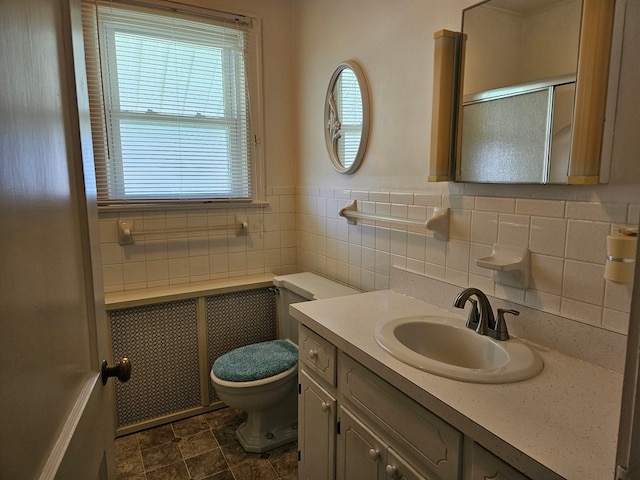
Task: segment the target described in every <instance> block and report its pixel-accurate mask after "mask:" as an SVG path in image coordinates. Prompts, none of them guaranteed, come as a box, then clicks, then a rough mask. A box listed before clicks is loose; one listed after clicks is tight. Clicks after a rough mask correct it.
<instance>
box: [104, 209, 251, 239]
mask: <svg viewBox="0 0 640 480" xmlns="http://www.w3.org/2000/svg"><path fill="white" fill-rule="evenodd" d="M140 223H142V222H140ZM117 225H118V243H119V244H120V245H133V244H134V243H136V242H135V239H134V237H135V236H145V235H159V234H160V235H162V234H167V233H169V234H171V233H193V232H203V233H208V232H211V231H217V230H227V231H229V232H235V234H236V235H239V234H240V233H241V232H246V231H247V230H248V228H249V224H248V222H247V217H246V216H245V215H236V216H235V223H233V224H228V225H203V226H193V227H182V228H161V229H154V230H143V229H142V228H136V224H135V221H134V220H118V221H117Z"/></svg>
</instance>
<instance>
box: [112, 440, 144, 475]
mask: <svg viewBox="0 0 640 480" xmlns="http://www.w3.org/2000/svg"><path fill="white" fill-rule="evenodd" d="M114 456H115V461H116V478H118V480H125V479H131V480H133V479H135V478H136V477H138V476H139V475H142V476H143V480H144V467H143V465H142V456H141V455H140V448H139V447H138V440H137V437H136V436H135V435H128V436H126V437H120V438H116V440H115V441H114Z"/></svg>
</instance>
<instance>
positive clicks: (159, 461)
mask: <svg viewBox="0 0 640 480" xmlns="http://www.w3.org/2000/svg"><path fill="white" fill-rule="evenodd" d="M243 420H244V414H243V413H242V412H240V411H238V410H234V409H231V408H223V409H222V410H217V411H215V412H209V413H206V414H203V415H198V416H196V417H191V418H187V419H185V420H180V421H178V422H174V423H170V424H167V425H162V426H159V427H156V428H152V429H149V430H145V431H142V432H138V433H133V434H131V435H127V436H125V437H120V438H117V439H116V441H115V455H116V464H117V467H116V469H117V474H118V476H117V478H118V480H120V479H127V480H201V479H202V480H204V479H206V480H297V479H298V461H297V445H296V444H295V443H291V444H289V445H285V446H282V447H280V448H277V449H275V450H272V451H270V452H266V453H263V454H258V453H247V452H245V451H244V450H243V449H242V447H241V446H240V444H239V443H238V441H237V440H236V437H235V429H236V428H237V427H238V425H239V424H240V423H241V422H242V421H243Z"/></svg>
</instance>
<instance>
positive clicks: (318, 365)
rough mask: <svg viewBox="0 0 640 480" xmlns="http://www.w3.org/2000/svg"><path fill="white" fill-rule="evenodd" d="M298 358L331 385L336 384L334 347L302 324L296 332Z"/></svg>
mask: <svg viewBox="0 0 640 480" xmlns="http://www.w3.org/2000/svg"><path fill="white" fill-rule="evenodd" d="M298 337H299V338H298V349H299V359H300V360H301V361H302V363H303V364H304V365H305V367H308V370H310V371H312V372H313V373H315V374H316V376H317V377H320V378H321V379H322V380H324V381H325V382H327V383H328V384H329V385H331V386H332V387H335V386H336V347H334V346H333V345H332V344H331V343H329V342H327V341H326V340H325V339H324V338H322V337H321V336H319V335H317V334H315V333H314V332H312V331H311V330H309V329H308V328H306V327H305V326H303V325H300V330H299V333H298Z"/></svg>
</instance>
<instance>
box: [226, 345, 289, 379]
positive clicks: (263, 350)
mask: <svg viewBox="0 0 640 480" xmlns="http://www.w3.org/2000/svg"><path fill="white" fill-rule="evenodd" d="M297 362H298V347H296V346H295V345H294V344H292V343H291V342H288V341H286V340H271V341H268V342H261V343H254V344H251V345H245V346H244V347H240V348H236V349H235V350H231V351H230V352H227V353H225V354H224V355H221V356H220V357H218V358H217V359H216V360H215V362H213V374H214V375H215V376H216V377H218V378H220V379H222V380H227V381H229V382H251V381H253V380H261V379H263V378H268V377H273V376H274V375H277V374H279V373H282V372H285V371H287V370H289V369H290V368H291V367H293V366H294V365H295V364H296V363H297Z"/></svg>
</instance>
